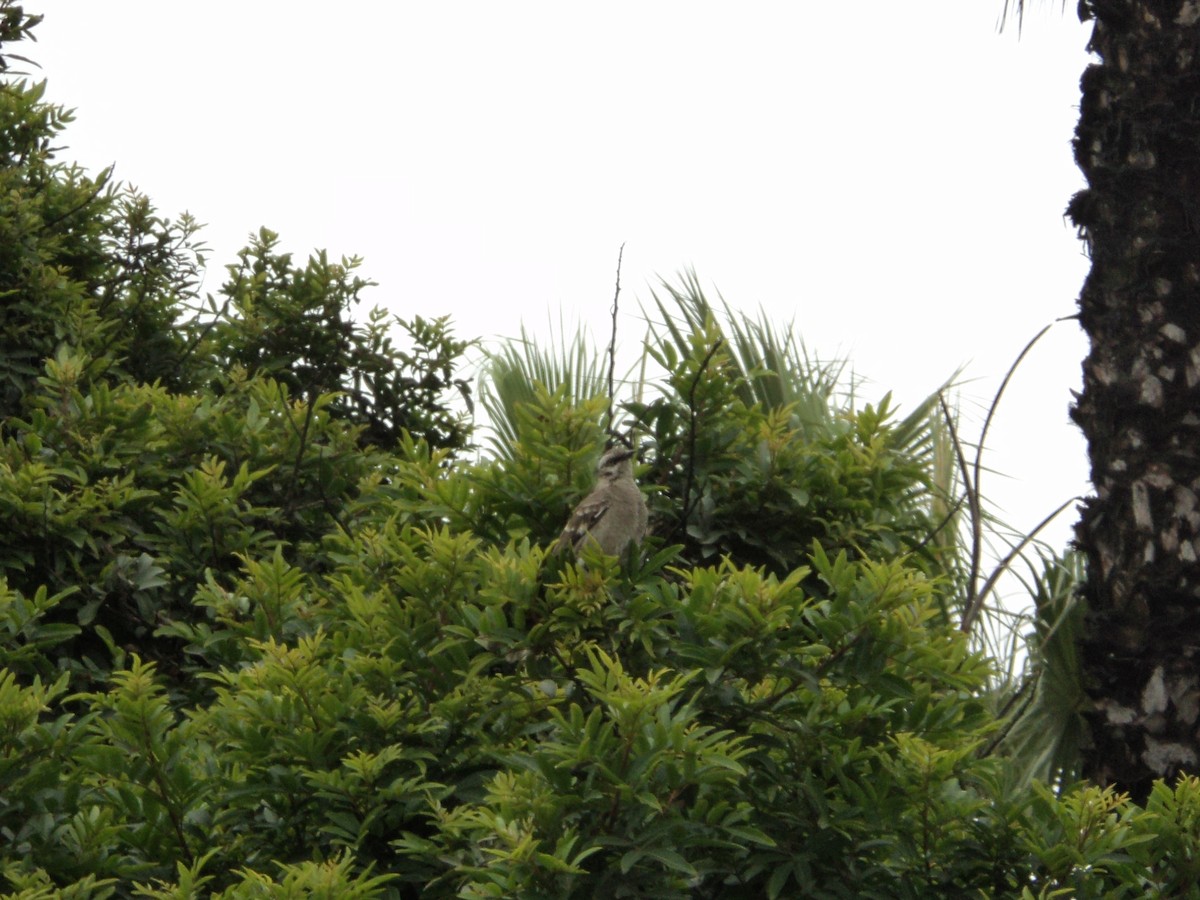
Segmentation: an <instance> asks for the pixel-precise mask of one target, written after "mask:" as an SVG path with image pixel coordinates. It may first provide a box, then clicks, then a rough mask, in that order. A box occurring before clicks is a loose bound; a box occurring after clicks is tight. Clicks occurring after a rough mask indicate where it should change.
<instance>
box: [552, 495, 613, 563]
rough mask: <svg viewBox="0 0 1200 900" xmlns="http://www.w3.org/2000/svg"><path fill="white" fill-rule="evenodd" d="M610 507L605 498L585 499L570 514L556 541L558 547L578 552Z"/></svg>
mask: <svg viewBox="0 0 1200 900" xmlns="http://www.w3.org/2000/svg"><path fill="white" fill-rule="evenodd" d="M610 505H611V504H610V503H609V501H608V499H607V498H606V497H588V498H587V499H585V500H584V501H583V502H582V503H580V504H579V505H578V506H577V507H575V512H573V513H572V514H571V518H570V520H569V521H568V522H567V527H566V528H564V529H563V532H562V535H561V536H560V537H559V539H558V546H559V547H566V546H571V547H574V548H575V549H577V550H578V549H579V547H580V545H581V544H582V543H583V540H584V539H585V538H586V537H587V535H588V532H589V531H591V530H592V529H593V528H595V527H596V526H597V525H598V524H600V520H601V519H603V518H604V514H605V513H607V512H608V509H609V506H610Z"/></svg>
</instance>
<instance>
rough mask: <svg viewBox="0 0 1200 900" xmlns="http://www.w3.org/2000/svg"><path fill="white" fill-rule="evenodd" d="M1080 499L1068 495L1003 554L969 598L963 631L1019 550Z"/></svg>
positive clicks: (966, 628) (975, 616)
mask: <svg viewBox="0 0 1200 900" xmlns="http://www.w3.org/2000/svg"><path fill="white" fill-rule="evenodd" d="M1082 499H1083V498H1082V497H1070V498H1068V499H1067V500H1064V501H1063V502H1062V503H1060V504H1059V505H1058V507H1057V508H1056V509H1055V510H1054V512H1052V513H1050V515H1048V516H1046V518H1044V519H1042V521H1040V522H1038V524H1037V527H1035V528H1034V529H1033V531H1031V532H1029V534H1027V535H1025V536H1024V537H1022V538H1021V540H1019V541H1017V543H1016V544H1015V545H1014V546H1013V547H1012V549H1010V550H1009V551H1008V553H1006V554H1005V555H1004V558H1003V559H1002V560H1000V562H999V563H998V564H997V565H996V568H995V569H993V570H992V574H991V575H989V576H988V578H987V581H985V582H984V583H983V587H981V588H980V589H979V593H978V594H976V595H975V596H974V597H972V598H971V602H970V603H969V604H968V606H967V608H966V609H965V610H964V611H963V621H962V630H963V631H966V632H969V631H970V630H971V627H972V626H973V625H974V624H975V620H976V619H977V618H978V617H979V613H980V611H981V610H982V609H983V601H984V600H985V599H986V598H987V595H988V594H990V593H991V592H992V589H993V588H995V586H996V582H997V581H999V580H1000V576H1001V575H1003V574H1004V573H1005V572H1007V571H1008V568H1009V566H1011V565H1012V563H1013V560H1014V559H1016V558H1017V557H1018V556H1019V555H1020V554H1021V551H1022V550H1024V549H1025V548H1026V547H1027V546H1029V544H1030V543H1031V542H1032V541H1033V539H1034V538H1035V537H1037V535H1038V533H1039V532H1040V531H1041V530H1042V529H1043V528H1045V527H1046V526H1047V525H1049V524H1050V523H1051V522H1053V521H1054V520H1055V519H1056V518H1057V517H1058V515H1059V513H1061V512H1062V511H1063V510H1064V509H1066V508H1067V507H1068V506H1070V505H1071V504H1072V503H1075V502H1076V501H1078V500H1082Z"/></svg>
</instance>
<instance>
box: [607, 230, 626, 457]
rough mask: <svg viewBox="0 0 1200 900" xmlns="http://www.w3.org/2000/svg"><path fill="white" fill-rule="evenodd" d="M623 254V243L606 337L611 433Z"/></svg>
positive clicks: (618, 253)
mask: <svg viewBox="0 0 1200 900" xmlns="http://www.w3.org/2000/svg"><path fill="white" fill-rule="evenodd" d="M624 256H625V244H624V243H622V244H621V249H620V250H618V251H617V286H616V288H615V289H614V291H613V302H612V332H611V334H610V336H609V339H608V433H609V435H612V433H613V396H614V390H615V388H614V387H613V375H614V372H615V371H616V368H617V310H618V309H619V306H620V299H621V260H622V258H623V257H624Z"/></svg>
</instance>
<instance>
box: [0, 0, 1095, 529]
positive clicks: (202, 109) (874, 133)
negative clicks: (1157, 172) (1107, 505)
mask: <svg viewBox="0 0 1200 900" xmlns="http://www.w3.org/2000/svg"><path fill="white" fill-rule="evenodd" d="M1003 5H1004V4H1003V0H925V2H922V3H901V2H897V0H860V2H856V3H848V2H822V3H817V2H803V3H801V2H794V0H793V2H765V0H764V2H754V0H748V2H741V3H736V4H735V3H728V2H727V3H715V2H703V0H700V2H661V0H641V2H629V0H609V2H605V3H598V4H587V5H585V4H581V3H570V2H563V0H559V2H547V0H542V2H527V0H513V2H506V3H497V2H480V0H463V2H443V3H433V2H423V3H414V2H391V3H380V2H366V0H357V2H356V0H343V2H340V3H336V4H333V3H315V2H297V0H290V2H280V0H239V2H231V0H208V2H205V3H182V2H163V0H143V2H115V0H114V2H105V0H29V2H28V3H27V4H26V8H27V9H29V10H30V11H34V12H41V13H44V14H45V16H46V20H45V22H44V23H43V24H42V25H41V26H40V27H39V28H38V29H37V34H38V37H39V42H38V44H37V45H35V46H32V47H29V48H27V49H26V50H24V51H21V52H23V53H25V54H26V55H30V56H32V57H33V58H34V59H35V60H36V61H38V62H40V63H41V65H42V67H43V71H42V73H41V75H43V76H44V77H46V78H47V79H48V80H49V98H50V99H51V100H53V101H55V102H59V103H62V104H64V105H66V106H69V107H74V108H75V109H76V110H77V120H76V122H75V123H74V124H72V125H71V126H70V127H69V129H68V131H67V132H66V138H65V141H64V143H65V144H66V146H67V148H68V149H67V150H66V151H64V153H63V156H64V157H65V158H69V159H74V160H76V161H78V162H79V163H81V164H82V165H84V166H85V167H86V168H88V169H91V170H93V171H97V170H99V169H101V168H103V167H104V166H106V165H109V164H113V163H115V164H116V177H117V178H119V179H121V180H123V181H126V182H130V183H133V184H135V185H137V186H138V187H139V188H140V189H142V190H143V191H145V192H146V193H147V194H148V195H149V196H150V197H151V198H152V199H153V200H154V202H155V203H156V205H157V206H158V208H159V209H160V211H161V212H163V213H165V214H168V215H172V216H173V215H176V214H178V213H180V212H182V211H184V210H187V211H189V212H191V213H192V214H193V215H194V216H195V217H196V218H197V219H198V220H199V221H201V222H204V223H207V226H208V227H207V228H206V229H205V232H204V236H205V238H206V240H207V243H208V244H209V245H210V247H211V249H212V253H211V256H210V267H209V274H208V278H207V281H206V283H205V289H206V290H207V291H211V292H216V290H217V289H218V288H219V286H220V284H221V281H222V280H223V277H224V274H225V273H224V268H223V267H224V265H225V264H227V263H229V262H232V261H233V260H234V258H235V253H236V251H237V249H238V248H240V247H241V246H242V245H243V244H244V243H245V241H246V237H247V235H248V234H249V233H250V232H252V231H255V230H257V229H258V227H259V226H262V225H266V226H267V227H269V228H271V229H273V230H275V231H277V232H279V233H280V234H281V236H282V239H283V245H284V247H285V248H286V249H288V250H291V251H293V252H295V253H296V255H297V257H298V258H301V259H302V258H303V257H304V256H305V255H307V254H308V253H309V252H310V251H312V250H313V249H314V248H326V249H328V250H329V251H330V253H331V255H333V256H334V257H335V258H336V257H337V256H340V255H343V254H345V255H360V256H363V257H364V259H365V262H364V265H363V268H362V270H361V271H362V273H363V274H364V275H365V276H367V277H369V278H371V279H373V280H375V281H377V282H378V283H379V286H378V287H376V288H373V289H372V290H371V291H369V292H368V293H367V295H366V304H367V305H383V306H387V307H388V308H390V309H392V310H393V311H394V312H396V313H397V314H399V315H401V316H411V315H414V314H421V315H423V316H426V317H433V316H439V315H446V314H449V315H450V316H451V317H452V319H453V321H454V322H455V323H456V327H457V331H458V334H459V335H460V336H462V337H482V338H485V339H488V340H493V339H498V338H501V337H505V336H511V335H515V334H516V333H517V332H518V329H519V326H520V322H521V321H522V320H523V321H524V322H525V324H526V325H527V326H528V327H529V329H530V330H531V331H532V332H533V333H534V334H538V335H548V333H549V323H550V321H552V320H553V321H555V322H557V320H558V318H559V316H560V313H561V314H562V316H563V317H564V318H565V319H566V320H567V321H568V323H574V322H577V321H582V322H584V323H588V324H590V326H591V331H592V334H593V336H594V337H595V339H596V342H597V344H598V345H601V346H602V345H604V344H605V343H607V337H608V316H609V306H610V303H611V300H612V295H613V277H614V271H615V266H616V259H617V251H618V248H619V247H620V245H621V244H622V243H624V244H625V253H624V265H623V270H622V279H621V281H622V295H621V299H622V317H621V338H622V339H623V341H624V343H625V345H626V346H625V349H624V355H625V356H627V357H628V356H631V355H632V354H634V353H635V352H636V351H637V349H638V347H639V346H640V341H641V339H642V337H643V335H644V334H645V330H644V327H643V324H642V322H641V313H640V310H639V305H638V301H639V300H640V301H642V302H643V303H647V304H648V303H649V302H650V288H651V287H652V286H655V285H657V284H658V281H659V278H660V276H661V277H666V278H668V279H671V278H673V277H674V276H675V274H676V273H677V272H679V271H680V270H682V269H685V268H687V267H693V268H694V269H695V271H696V272H697V274H698V275H699V277H700V279H701V281H702V283H703V284H704V285H705V287H706V289H707V290H710V291H711V294H710V296H712V297H713V298H714V299H715V296H716V294H717V293H718V292H719V293H720V295H722V296H723V297H724V298H725V299H726V300H727V301H728V302H729V303H730V305H732V306H733V307H735V308H737V309H741V310H745V311H748V312H751V313H756V312H757V311H758V309H759V308H760V307H761V308H763V309H765V310H766V312H767V313H768V315H769V317H770V318H772V319H773V320H774V321H776V322H779V323H780V324H781V325H783V324H786V323H788V322H791V321H794V323H795V328H796V331H797V333H798V335H799V336H800V337H801V338H802V339H803V340H804V342H805V343H806V344H807V346H808V347H809V349H810V350H812V351H814V352H815V353H816V354H817V355H819V356H821V357H826V358H827V357H833V356H843V357H846V358H848V359H849V361H850V363H851V365H852V366H853V369H854V371H855V372H856V373H857V374H858V375H859V376H862V377H864V378H865V379H867V381H866V384H865V386H864V387H863V388H862V390H861V392H860V395H861V396H863V397H864V398H865V399H871V400H875V399H878V397H880V396H882V395H883V394H884V393H885V392H886V391H888V390H891V391H893V392H894V395H895V397H896V399H897V400H898V401H899V402H900V404H901V406H902V408H911V407H912V406H913V405H915V404H916V403H918V402H919V401H920V400H921V399H923V398H924V397H925V396H926V395H927V394H929V393H930V392H931V391H933V390H934V389H936V388H937V387H938V385H939V384H941V383H942V382H943V381H944V380H945V379H946V378H948V377H949V376H950V375H952V374H953V373H954V371H955V370H956V369H957V368H959V367H960V366H965V367H966V369H965V378H966V379H968V382H967V383H966V384H964V386H963V387H962V404H963V408H964V413H965V414H966V416H967V421H966V422H965V423H964V426H963V428H964V432H965V435H966V436H967V437H972V436H974V435H975V434H976V433H977V428H978V424H979V422H980V420H981V414H980V408H981V407H982V406H984V405H986V403H987V402H989V401H990V399H991V397H992V395H993V394H994V392H995V390H996V388H997V386H998V385H999V382H1000V379H1001V378H1002V376H1003V374H1004V372H1005V371H1006V369H1007V368H1008V366H1009V364H1010V363H1011V362H1012V360H1013V359H1014V358H1015V357H1016V355H1017V354H1018V353H1019V352H1020V350H1021V348H1022V347H1023V346H1024V345H1025V343H1026V342H1027V341H1028V340H1029V339H1030V338H1031V337H1032V336H1033V335H1034V334H1035V333H1036V332H1037V331H1038V329H1040V328H1041V327H1042V326H1043V325H1045V324H1047V323H1048V322H1050V321H1052V320H1054V319H1056V318H1058V317H1061V316H1067V315H1071V314H1072V313H1074V312H1075V299H1076V297H1077V296H1078V293H1079V289H1080V285H1081V284H1082V281H1083V278H1084V276H1085V275H1086V272H1087V261H1086V259H1085V258H1084V256H1083V253H1082V248H1081V245H1080V244H1079V242H1078V241H1077V239H1076V237H1075V234H1074V230H1073V229H1072V228H1071V227H1070V225H1069V223H1067V222H1066V221H1065V220H1064V218H1063V209H1064V207H1065V206H1066V204H1067V201H1068V200H1069V198H1070V196H1071V195H1072V193H1074V192H1075V191H1076V190H1078V189H1079V187H1081V186H1082V178H1081V176H1080V175H1079V172H1078V170H1077V169H1076V168H1075V165H1074V162H1073V160H1072V156H1071V147H1070V140H1071V135H1072V131H1073V128H1074V125H1075V121H1076V118H1077V112H1078V110H1077V106H1078V99H1079V89H1078V84H1079V76H1080V74H1081V72H1082V71H1083V68H1084V66H1085V65H1086V62H1087V57H1086V53H1085V51H1084V47H1085V44H1086V41H1087V36H1088V33H1089V31H1088V29H1087V28H1085V27H1084V26H1082V25H1080V24H1079V22H1078V21H1077V20H1076V19H1075V18H1074V16H1073V15H1072V13H1071V10H1073V7H1074V4H1068V6H1069V7H1070V8H1071V9H1070V10H1068V12H1067V13H1065V14H1064V13H1062V12H1060V9H1059V5H1058V4H1057V3H1054V4H1045V5H1038V4H1030V9H1029V10H1028V12H1027V15H1026V21H1025V26H1024V30H1023V33H1022V34H1021V36H1020V38H1019V39H1018V35H1017V32H1016V28H1015V27H1012V28H1010V29H1008V30H1006V31H1005V32H1004V33H1002V34H1001V33H998V32H997V27H996V26H997V21H998V18H999V15H1000V12H1001V9H1002V8H1003ZM1085 349H1086V345H1085V342H1084V339H1083V337H1082V334H1081V333H1080V331H1079V329H1078V328H1077V326H1076V325H1075V323H1074V322H1064V323H1060V324H1059V325H1057V326H1055V328H1054V329H1053V330H1052V331H1051V333H1050V334H1048V335H1047V336H1046V337H1045V338H1044V339H1043V340H1042V342H1041V343H1040V344H1039V345H1038V346H1037V347H1036V348H1035V349H1034V350H1033V351H1032V353H1031V355H1030V357H1029V358H1028V359H1027V361H1026V363H1025V364H1024V365H1023V367H1022V368H1021V369H1020V370H1019V371H1018V373H1017V375H1016V376H1015V379H1014V381H1013V383H1012V385H1011V386H1010V389H1009V392H1008V393H1007V394H1006V398H1005V401H1004V404H1003V406H1002V408H1001V410H1000V412H999V414H998V416H997V419H996V421H995V423H994V425H993V431H992V436H991V439H990V441H989V444H990V447H991V452H990V453H989V454H988V456H987V458H986V462H987V464H988V465H990V466H991V468H993V469H994V470H996V471H997V472H998V473H1003V475H1000V474H997V475H992V476H989V477H988V478H987V480H986V481H985V483H984V493H985V495H986V496H987V497H988V498H990V500H991V501H992V502H993V503H994V504H995V505H996V506H998V507H999V508H1000V510H999V511H1000V514H1001V515H1002V516H1004V517H1006V518H1007V519H1008V520H1009V521H1010V522H1012V523H1013V524H1014V525H1015V526H1016V527H1018V528H1020V529H1022V530H1027V529H1029V528H1032V527H1033V525H1034V524H1035V523H1036V522H1037V521H1038V520H1040V519H1041V517H1042V516H1043V515H1045V514H1046V513H1047V512H1049V511H1050V510H1051V509H1053V508H1054V506H1056V505H1057V504H1058V503H1059V502H1061V501H1062V500H1064V499H1066V498H1068V497H1070V496H1072V495H1074V494H1080V493H1084V492H1085V491H1086V489H1087V488H1086V475H1087V466H1086V460H1085V451H1084V444H1083V441H1082V438H1081V437H1080V435H1079V434H1078V432H1077V430H1076V429H1075V427H1074V426H1073V425H1072V424H1071V423H1070V421H1069V419H1068V415H1067V408H1068V405H1069V403H1070V399H1071V398H1070V391H1071V389H1073V388H1074V389H1077V388H1078V385H1079V371H1080V361H1081V359H1082V357H1083V355H1084V353H1085ZM1073 521H1074V516H1073V514H1072V513H1067V514H1064V516H1063V517H1062V518H1061V519H1060V520H1059V523H1058V525H1057V526H1056V527H1055V529H1053V530H1052V531H1050V532H1048V534H1049V537H1050V540H1051V542H1052V543H1054V544H1056V545H1058V546H1062V545H1064V544H1065V542H1066V541H1067V540H1068V538H1069V535H1070V529H1071V525H1072V523H1073Z"/></svg>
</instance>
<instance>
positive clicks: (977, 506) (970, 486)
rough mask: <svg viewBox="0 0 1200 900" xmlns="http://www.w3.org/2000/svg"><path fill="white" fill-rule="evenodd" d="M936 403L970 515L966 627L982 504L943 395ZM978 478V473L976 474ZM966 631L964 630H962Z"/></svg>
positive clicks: (978, 559) (978, 557)
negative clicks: (947, 434) (956, 461)
mask: <svg viewBox="0 0 1200 900" xmlns="http://www.w3.org/2000/svg"><path fill="white" fill-rule="evenodd" d="M938 403H939V404H940V405H941V407H942V415H943V416H944V417H945V419H946V427H947V429H949V431H950V443H951V445H953V447H954V458H955V459H956V460H958V470H959V473H960V474H961V475H962V481H963V491H964V492H965V493H966V496H967V509H968V511H969V512H970V515H971V567H970V569H969V570H968V572H967V598H966V606H965V607H964V612H963V624H964V626H965V625H966V621H967V611H969V610H971V609H972V608H973V607H974V606H975V596H976V595H975V585H976V584H978V582H979V570H980V568H981V567H982V564H983V504H982V502H981V501H980V498H979V484H978V481H972V479H971V469H970V467H969V466H968V464H967V454H966V453H965V452H964V451H963V448H962V442H961V441H960V440H959V439H958V429H957V428H956V427H955V426H954V416H953V415H952V414H951V412H950V407H949V406H948V405H947V404H946V397H945V395H944V394H939V395H938ZM976 478H978V472H976ZM964 630H966V628H964Z"/></svg>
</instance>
